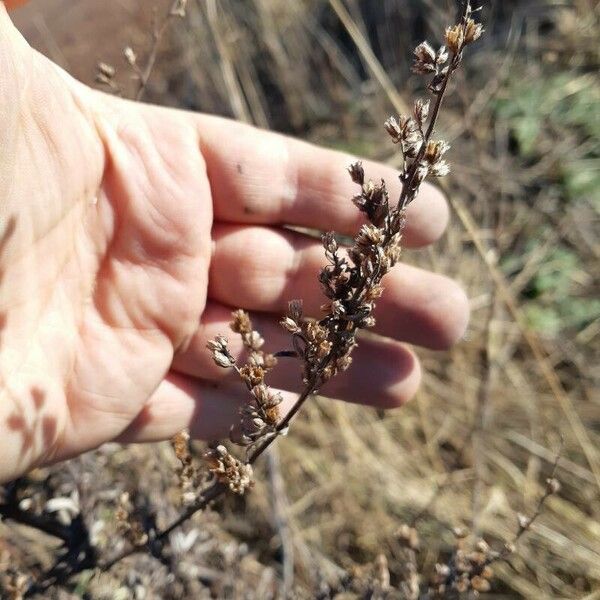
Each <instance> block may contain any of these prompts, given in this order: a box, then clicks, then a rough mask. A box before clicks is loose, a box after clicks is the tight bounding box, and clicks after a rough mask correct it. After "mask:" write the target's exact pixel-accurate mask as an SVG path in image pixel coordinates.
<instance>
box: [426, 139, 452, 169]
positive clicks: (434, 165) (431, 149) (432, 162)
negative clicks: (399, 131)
mask: <svg viewBox="0 0 600 600" xmlns="http://www.w3.org/2000/svg"><path fill="white" fill-rule="evenodd" d="M449 149H450V145H449V144H447V143H446V142H444V141H443V140H440V141H430V142H428V143H427V147H426V149H425V154H424V156H423V159H424V161H426V162H427V163H428V167H429V169H428V171H429V173H431V175H433V176H434V177H444V176H445V175H447V174H448V173H449V172H450V166H449V165H448V163H447V162H446V161H445V160H442V157H443V156H444V154H445V153H446V152H448V150H449Z"/></svg>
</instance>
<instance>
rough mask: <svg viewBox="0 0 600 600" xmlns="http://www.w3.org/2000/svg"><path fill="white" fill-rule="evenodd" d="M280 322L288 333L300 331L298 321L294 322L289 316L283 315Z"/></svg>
mask: <svg viewBox="0 0 600 600" xmlns="http://www.w3.org/2000/svg"><path fill="white" fill-rule="evenodd" d="M280 324H281V326H282V327H283V328H284V329H285V330H286V331H289V332H290V333H299V332H300V326H299V325H298V323H296V321H294V320H293V319H290V317H284V318H283V319H281V321H280Z"/></svg>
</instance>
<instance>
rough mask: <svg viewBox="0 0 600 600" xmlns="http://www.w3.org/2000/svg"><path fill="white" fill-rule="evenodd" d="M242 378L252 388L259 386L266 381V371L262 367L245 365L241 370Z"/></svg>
mask: <svg viewBox="0 0 600 600" xmlns="http://www.w3.org/2000/svg"><path fill="white" fill-rule="evenodd" d="M240 377H241V378H242V379H243V380H244V381H245V382H246V383H247V384H248V385H249V386H250V387H254V386H255V385H259V384H260V383H262V382H263V381H264V379H265V370H264V369H263V368H262V367H258V366H251V365H244V366H243V367H242V368H241V369H240Z"/></svg>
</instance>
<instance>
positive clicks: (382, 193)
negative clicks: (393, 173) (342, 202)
mask: <svg viewBox="0 0 600 600" xmlns="http://www.w3.org/2000/svg"><path fill="white" fill-rule="evenodd" d="M352 201H353V202H354V204H355V205H356V207H357V208H358V209H359V210H360V211H362V212H364V213H366V214H367V217H368V218H369V220H370V221H371V223H373V224H374V225H377V226H378V227H380V226H381V225H383V223H384V221H385V218H386V217H387V215H388V211H389V198H388V193H387V189H386V186H385V181H383V179H382V180H381V183H379V184H375V183H373V182H372V181H369V183H367V184H365V185H364V186H363V191H362V194H361V195H360V196H357V197H355V198H353V200H352Z"/></svg>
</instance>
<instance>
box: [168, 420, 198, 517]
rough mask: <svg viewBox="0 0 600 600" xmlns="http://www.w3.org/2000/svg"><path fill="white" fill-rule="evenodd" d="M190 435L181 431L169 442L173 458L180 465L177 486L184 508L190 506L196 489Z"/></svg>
mask: <svg viewBox="0 0 600 600" xmlns="http://www.w3.org/2000/svg"><path fill="white" fill-rule="evenodd" d="M189 442H190V434H189V433H188V432H187V431H181V432H180V433H178V434H177V435H175V436H174V437H173V439H172V440H171V446H172V447H173V451H174V452H175V456H176V457H177V459H178V460H179V462H180V463H181V467H180V468H179V472H178V475H179V485H180V487H181V498H182V501H183V504H184V505H185V506H190V505H191V504H193V503H194V501H195V500H196V498H197V493H196V489H197V486H198V479H199V473H198V469H197V468H196V466H195V465H194V461H193V459H192V455H191V453H190V449H189Z"/></svg>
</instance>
